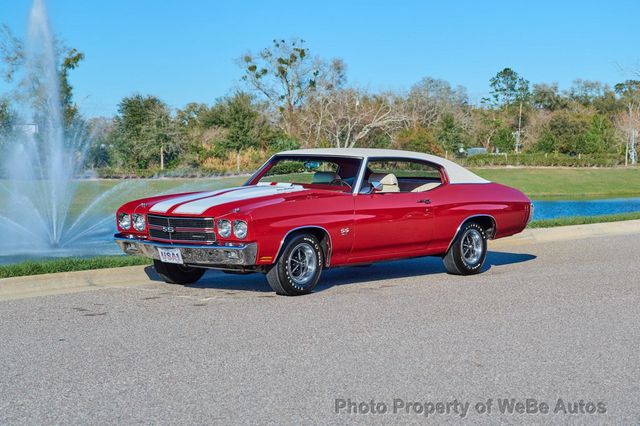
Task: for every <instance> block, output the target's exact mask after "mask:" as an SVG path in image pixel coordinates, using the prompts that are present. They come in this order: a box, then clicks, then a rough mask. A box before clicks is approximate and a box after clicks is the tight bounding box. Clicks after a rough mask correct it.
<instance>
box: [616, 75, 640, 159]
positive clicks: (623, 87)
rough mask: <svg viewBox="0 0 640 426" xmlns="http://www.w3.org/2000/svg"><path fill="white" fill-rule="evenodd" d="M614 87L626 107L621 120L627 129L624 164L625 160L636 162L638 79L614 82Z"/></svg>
mask: <svg viewBox="0 0 640 426" xmlns="http://www.w3.org/2000/svg"><path fill="white" fill-rule="evenodd" d="M614 89H615V91H616V93H617V94H618V95H619V96H620V98H621V100H622V101H623V102H624V103H625V104H626V107H627V117H625V119H623V120H622V121H624V122H625V124H626V128H627V131H628V134H627V136H628V139H627V144H626V149H625V151H626V152H625V164H626V163H627V160H630V161H631V164H637V163H638V152H637V138H638V129H639V128H640V81H638V80H627V81H625V82H623V83H618V84H616V85H615V86H614Z"/></svg>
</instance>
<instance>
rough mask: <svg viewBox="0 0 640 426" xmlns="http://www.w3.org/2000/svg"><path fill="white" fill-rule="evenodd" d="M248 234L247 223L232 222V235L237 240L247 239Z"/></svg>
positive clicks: (242, 221)
mask: <svg viewBox="0 0 640 426" xmlns="http://www.w3.org/2000/svg"><path fill="white" fill-rule="evenodd" d="M248 233H249V226H248V225H247V222H245V221H244V220H234V221H233V235H235V237H236V238H237V239H239V240H244V239H245V238H247V234H248Z"/></svg>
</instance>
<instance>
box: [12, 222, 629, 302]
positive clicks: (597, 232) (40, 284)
mask: <svg viewBox="0 0 640 426" xmlns="http://www.w3.org/2000/svg"><path fill="white" fill-rule="evenodd" d="M638 233H640V220H628V221H623V222H610V223H594V224H589V225H572V226H560V227H556V228H540V229H527V230H525V231H524V232H522V233H520V234H518V235H514V236H513V237H508V238H503V239H499V240H496V241H491V242H490V243H489V249H490V250H493V249H496V248H497V249H500V248H506V247H513V246H518V245H525V244H539V243H547V242H552V241H566V240H575V239H581V238H590V237H603V236H615V235H629V234H638ZM146 268H149V267H148V266H127V267H123V268H112V269H95V270H88V271H77V272H62V273H57V274H45V275H32V276H27V277H16V278H4V279H0V300H10V299H22V298H25V297H34V296H46V295H53V294H62V293H75V292H79V291H87V290H95V289H99V288H110V287H139V286H144V285H148V284H150V283H151V282H152V281H151V280H152V279H153V280H157V279H158V277H157V276H156V275H155V273H154V271H153V270H152V269H151V270H149V269H146Z"/></svg>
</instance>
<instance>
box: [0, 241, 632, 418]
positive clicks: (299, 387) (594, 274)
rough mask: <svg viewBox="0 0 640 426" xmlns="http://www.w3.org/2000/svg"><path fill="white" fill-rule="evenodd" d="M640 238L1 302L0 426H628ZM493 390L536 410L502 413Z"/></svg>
mask: <svg viewBox="0 0 640 426" xmlns="http://www.w3.org/2000/svg"><path fill="white" fill-rule="evenodd" d="M639 249H640V243H639V242H638V240H637V236H620V237H606V238H605V237H598V238H589V239H582V240H577V241H564V242H554V243H544V244H531V245H519V246H514V247H512V248H511V249H508V248H504V247H501V248H500V251H499V252H492V253H491V254H490V256H489V262H488V263H489V266H488V270H487V271H485V272H484V273H483V274H481V275H478V276H473V277H456V276H450V275H447V274H445V273H444V272H443V268H442V266H441V262H440V260H439V259H415V260H410V261H400V262H389V263H384V264H378V265H374V266H372V267H369V268H342V269H335V270H331V271H327V272H325V274H324V275H323V279H322V283H323V284H322V286H321V288H320V289H319V290H318V291H317V292H316V293H314V294H312V295H309V296H305V297H298V298H286V297H277V296H275V295H274V294H273V293H271V292H270V291H269V288H268V286H267V284H266V282H265V281H264V278H263V277H262V276H260V275H249V276H233V275H225V274H221V273H216V272H213V273H210V274H208V275H207V276H206V279H205V280H204V282H203V283H202V285H199V286H198V287H191V288H185V287H179V286H171V285H165V284H163V283H159V282H150V283H147V284H143V285H139V283H132V286H131V287H127V288H109V289H102V290H96V291H88V292H79V293H73V294H65V295H58V296H45V297H34V298H29V299H22V300H13V301H3V302H0V330H1V331H0V424H113V423H124V424H131V423H160V424H164V423H200V424H203V423H207V424H210V423H219V424H229V423H251V424H265V423H272V424H289V423H295V424H313V423H316V424H317V423H322V424H325V423H336V424H344V423H350V422H367V423H372V422H373V423H384V424H389V423H407V422H416V423H424V422H425V421H429V420H430V421H431V422H436V423H443V422H459V421H460V420H462V419H463V417H462V416H463V415H464V421H465V422H466V423H492V424H495V423H512V424H513V423H518V424H519V423H567V422H571V423H577V424H585V423H586V424H589V423H592V424H603V423H604V424H616V423H617V424H638V423H639V422H640V355H639V351H640V327H639V319H640V318H639V314H640V284H639V281H640V279H639V278H638V277H639V275H638V269H637V268H638V259H639V255H638V252H639ZM501 398H515V399H516V400H518V401H523V402H524V401H525V400H526V399H527V398H534V399H536V401H537V403H536V407H537V408H538V409H540V408H542V409H543V411H544V406H541V405H539V404H540V403H542V402H544V403H546V404H548V405H549V413H547V414H541V413H539V412H538V413H536V414H533V413H526V412H525V413H523V414H519V413H517V412H516V413H514V414H501V413H500V409H501V408H502V409H504V408H505V407H504V406H503V407H500V406H499V404H498V401H497V400H498V399H501ZM559 398H560V399H562V404H561V407H560V409H558V399H559ZM336 399H338V401H337V402H336ZM349 399H350V400H351V401H350V402H351V403H358V405H356V409H358V410H360V411H365V410H366V408H368V409H369V410H371V408H370V405H369V404H370V402H371V400H373V401H374V402H375V403H377V405H376V407H375V409H376V411H382V410H383V408H384V407H386V409H387V411H386V413H384V414H382V413H377V414H348V413H346V412H345V411H346V410H347V408H348V407H349V405H348V402H349V401H348V400H349ZM394 399H397V401H396V402H395V404H396V408H397V411H398V412H396V413H394V412H393V411H394ZM488 399H492V405H491V413H486V412H485V413H484V414H480V413H479V412H478V411H483V409H485V410H486V409H487V408H486V405H487V400H488ZM342 400H343V401H344V402H342ZM400 400H402V401H400ZM454 400H455V402H454ZM581 400H582V405H579V403H580V401H581ZM360 402H365V403H366V406H365V405H359V403H360ZM438 402H442V403H443V405H437V404H436V403H438ZM456 402H457V403H456ZM410 403H412V405H409V404H410ZM467 403H468V404H469V405H467V411H466V413H463V409H464V407H465V404H467ZM478 403H481V404H478ZM573 403H576V404H578V405H577V406H576V408H577V409H578V411H579V413H578V414H570V413H569V411H570V410H571V408H572V407H573ZM336 404H337V405H338V406H339V407H342V406H343V405H345V406H346V408H342V409H341V410H340V412H339V413H337V414H336V413H335V408H336ZM381 404H386V405H385V406H383V405H381ZM402 404H404V408H403V406H402ZM591 404H593V405H591ZM598 404H600V405H598ZM351 407H352V409H353V405H351ZM365 407H366V408H365ZM407 407H409V408H408V410H409V412H408V413H407V412H406V411H407ZM532 407H533V403H530V410H532ZM594 407H595V408H594ZM438 409H442V410H444V413H438V411H437V410H438ZM447 409H448V410H449V413H447V412H446V410H447ZM563 409H564V410H566V411H567V413H566V414H565V413H564V411H563ZM594 409H595V410H596V413H594V414H589V413H588V412H587V411H589V410H594ZM599 410H600V411H605V412H604V413H598V411H599ZM431 411H435V412H433V413H431ZM580 411H582V412H583V413H580ZM416 412H417V413H416ZM425 413H427V414H428V415H427V416H425Z"/></svg>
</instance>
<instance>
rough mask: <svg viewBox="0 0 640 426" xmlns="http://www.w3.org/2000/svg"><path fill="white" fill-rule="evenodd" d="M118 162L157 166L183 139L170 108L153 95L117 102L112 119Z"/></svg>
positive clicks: (136, 165)
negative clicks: (114, 115) (116, 109)
mask: <svg viewBox="0 0 640 426" xmlns="http://www.w3.org/2000/svg"><path fill="white" fill-rule="evenodd" d="M114 133H115V145H116V151H117V152H118V157H119V159H120V162H121V163H122V164H125V165H129V166H134V167H137V168H148V167H150V166H152V165H158V166H160V168H161V169H164V166H165V163H166V160H167V156H168V157H169V159H171V155H175V154H177V153H179V152H180V150H181V145H182V139H181V138H180V132H179V130H178V128H177V126H176V125H175V121H174V120H173V118H172V117H171V112H170V110H169V107H168V106H167V105H166V104H165V103H164V102H162V101H161V100H160V99H158V98H157V97H155V96H143V95H139V94H136V95H133V96H130V97H126V98H124V99H123V100H122V101H121V102H120V104H119V105H118V115H117V116H116V117H115V119H114Z"/></svg>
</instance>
